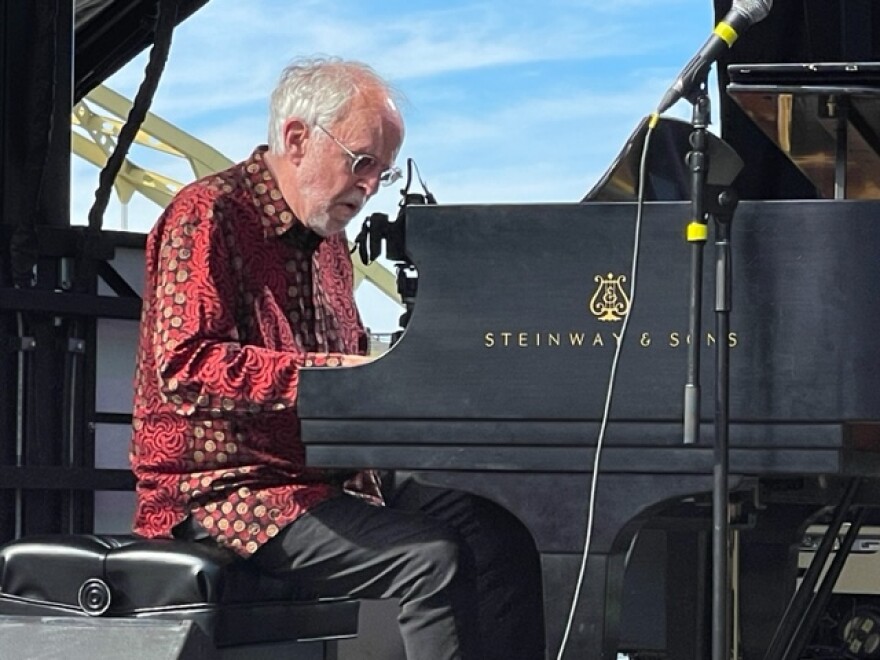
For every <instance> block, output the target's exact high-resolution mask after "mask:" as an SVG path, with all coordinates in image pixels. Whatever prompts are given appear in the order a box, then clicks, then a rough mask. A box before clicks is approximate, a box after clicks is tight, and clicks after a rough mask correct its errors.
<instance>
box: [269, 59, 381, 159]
mask: <svg viewBox="0 0 880 660" xmlns="http://www.w3.org/2000/svg"><path fill="white" fill-rule="evenodd" d="M369 89H374V90H377V91H379V92H381V93H383V94H385V95H386V96H387V97H388V98H389V99H392V98H393V97H394V96H395V93H394V90H393V89H392V88H391V87H390V85H389V84H388V83H387V82H385V81H384V80H383V79H382V78H381V77H379V74H377V73H376V72H375V71H374V70H373V69H372V68H371V67H369V66H367V65H366V64H362V63H361V62H354V61H347V60H342V59H339V58H311V59H301V60H296V61H294V62H292V63H291V64H289V65H288V66H287V67H285V68H284V70H283V71H282V72H281V77H280V79H279V81H278V85H277V86H276V87H275V90H274V91H273V92H272V97H271V101H270V104H269V150H270V151H271V152H272V153H276V154H279V153H283V151H284V130H283V129H284V122H285V121H287V120H288V119H289V118H290V117H297V118H299V119H301V120H302V121H304V122H305V123H306V124H308V125H309V126H310V127H315V126H316V125H318V124H320V125H322V126H329V125H332V124H333V122H335V121H336V120H337V119H339V118H340V117H341V116H342V114H343V113H344V112H345V110H346V108H347V107H348V105H349V103H350V102H351V100H352V99H353V98H354V97H355V96H356V95H357V94H358V92H362V91H364V90H369Z"/></svg>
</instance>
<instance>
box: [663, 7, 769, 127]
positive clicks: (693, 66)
mask: <svg viewBox="0 0 880 660" xmlns="http://www.w3.org/2000/svg"><path fill="white" fill-rule="evenodd" d="M772 6H773V0H733V6H732V7H731V8H730V11H729V12H727V16H725V17H724V19H723V20H722V21H721V22H720V23H718V25H716V26H715V29H714V30H713V31H712V35H711V36H710V37H709V39H708V40H707V41H706V43H705V44H703V47H702V48H701V49H700V50H699V52H697V54H696V55H694V57H693V59H692V60H691V61H690V62H688V63H687V66H685V68H684V69H682V72H681V73H680V74H679V76H678V78H676V79H675V82H674V83H672V87H670V88H669V91H667V92H666V94H665V95H664V96H663V99H662V100H661V101H660V105H659V106H657V111H656V112H657V114H658V115H661V114H663V113H664V112H666V111H667V110H669V108H670V107H672V105H673V104H674V103H675V102H676V101H678V100H679V99H680V98H682V97H683V96H687V95H688V94H690V93H691V91H692V89H693V87H694V85H696V84H699V81H700V79H701V78H702V77H703V75H705V73H706V70H707V69H708V68H709V67H710V66H712V63H713V62H714V61H715V60H716V59H718V57H719V56H720V55H721V53H723V52H724V50H725V49H726V48H730V47H731V46H733V44H734V42H735V41H736V40H737V38H739V35H740V34H741V33H742V32H744V31H745V30H746V29H747V28H748V27H750V26H752V25H754V24H755V23H758V22H759V21H762V20H764V18H765V17H766V16H767V14H768V13H770V8H771V7H772Z"/></svg>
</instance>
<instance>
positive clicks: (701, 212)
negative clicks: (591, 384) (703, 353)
mask: <svg viewBox="0 0 880 660" xmlns="http://www.w3.org/2000/svg"><path fill="white" fill-rule="evenodd" d="M705 77H706V76H705V74H704V76H703V78H704V79H703V81H701V82H700V84H699V85H698V87H697V90H698V91H697V95H696V98H695V99H694V100H693V115H692V119H691V124H692V126H693V131H692V132H691V135H690V144H691V151H689V152H688V155H687V163H688V168H689V169H690V180H691V219H690V222H689V223H688V226H687V234H686V236H687V240H688V242H689V243H690V244H691V271H690V290H689V291H690V292H689V295H688V303H689V305H688V337H689V338H690V343H689V344H688V354H687V357H688V360H687V379H686V380H685V386H684V444H686V445H689V444H694V443H696V442H698V441H699V440H700V336H701V334H702V310H703V246H704V245H705V244H706V238H707V237H708V233H709V232H708V229H707V227H706V218H705V216H706V209H705V195H706V176H707V172H708V170H709V151H708V141H709V136H708V130H707V129H708V127H709V116H710V104H709V95H708V94H707V93H706V83H705Z"/></svg>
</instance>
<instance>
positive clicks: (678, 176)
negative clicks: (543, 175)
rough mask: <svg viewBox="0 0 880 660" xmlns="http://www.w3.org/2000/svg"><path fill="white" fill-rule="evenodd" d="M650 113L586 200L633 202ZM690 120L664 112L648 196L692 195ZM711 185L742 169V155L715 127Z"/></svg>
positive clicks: (650, 161) (651, 158)
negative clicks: (677, 117) (688, 161)
mask: <svg viewBox="0 0 880 660" xmlns="http://www.w3.org/2000/svg"><path fill="white" fill-rule="evenodd" d="M648 120H649V118H648V117H645V118H644V119H642V121H641V122H639V124H638V126H636V129H635V130H634V131H633V133H632V135H630V137H629V139H628V140H627V141H626V143H625V144H624V145H623V149H621V150H620V153H619V154H618V155H617V157H616V158H615V159H614V161H613V162H612V163H611V166H610V167H609V168H608V170H607V171H606V172H605V174H603V175H602V177H601V178H600V179H599V181H598V182H597V183H596V184H595V185H594V186H593V187H592V189H590V191H589V192H588V193H587V194H586V195H585V196H584V198H583V199H582V200H581V201H582V202H634V201H636V199H637V198H638V192H639V191H638V184H639V170H640V168H641V166H642V162H641V161H642V147H643V146H644V144H645V138H646V137H647V134H648ZM692 131H693V127H692V126H691V124H689V123H688V122H685V121H682V120H681V119H674V118H670V117H660V118H659V121H658V122H657V126H656V127H655V129H654V133H653V134H652V136H651V143H650V144H649V145H648V153H647V154H646V158H645V200H647V201H663V202H669V201H683V200H688V199H690V194H691V193H690V177H691V173H690V168H689V167H688V164H687V153H688V151H690V148H691V147H690V134H691V132H692ZM708 152H709V170H708V172H707V173H706V182H707V183H708V184H709V185H715V186H729V185H731V183H733V181H734V179H736V177H737V176H738V175H739V172H740V170H741V169H742V166H743V163H742V159H741V158H740V157H739V156H738V155H737V153H736V152H735V151H734V150H733V149H732V148H731V147H730V145H728V144H727V143H726V142H724V141H723V140H721V138H719V137H718V136H717V135H715V134H713V133H709V134H708Z"/></svg>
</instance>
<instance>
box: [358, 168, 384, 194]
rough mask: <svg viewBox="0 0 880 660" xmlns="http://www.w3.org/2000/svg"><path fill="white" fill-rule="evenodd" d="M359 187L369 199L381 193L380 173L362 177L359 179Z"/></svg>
mask: <svg viewBox="0 0 880 660" xmlns="http://www.w3.org/2000/svg"><path fill="white" fill-rule="evenodd" d="M357 185H358V187H359V188H360V189H361V190H363V191H364V193H365V194H366V195H367V197H372V196H373V195H375V194H376V193H377V192H379V185H380V184H379V173H378V172H377V173H376V174H371V175H369V176H362V177H360V178H359V179H358V182H357Z"/></svg>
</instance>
